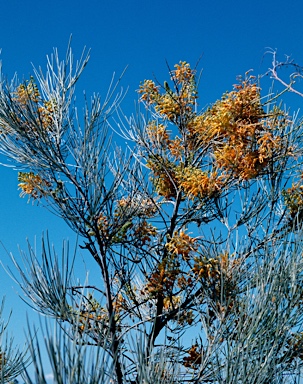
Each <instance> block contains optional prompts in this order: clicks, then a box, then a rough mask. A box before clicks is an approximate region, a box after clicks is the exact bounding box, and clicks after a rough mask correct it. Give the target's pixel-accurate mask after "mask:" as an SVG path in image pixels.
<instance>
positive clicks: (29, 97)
mask: <svg viewBox="0 0 303 384" xmlns="http://www.w3.org/2000/svg"><path fill="white" fill-rule="evenodd" d="M15 101H16V102H17V103H18V104H19V105H20V106H21V107H22V109H25V110H26V108H28V107H29V105H30V107H31V110H32V111H33V114H34V115H35V120H36V123H37V124H41V125H42V127H43V128H44V129H46V130H52V127H53V124H54V117H53V116H54V113H55V111H56V103H55V101H50V100H48V101H47V100H43V99H42V98H41V95H40V92H39V89H38V87H37V85H36V83H35V80H34V78H33V77H31V78H30V80H29V81H27V82H26V83H24V84H20V85H19V86H18V87H17V90H16V92H15ZM32 125H33V124H32ZM25 128H26V129H28V130H29V129H32V130H35V127H34V126H32V127H30V126H28V125H27V126H25Z"/></svg>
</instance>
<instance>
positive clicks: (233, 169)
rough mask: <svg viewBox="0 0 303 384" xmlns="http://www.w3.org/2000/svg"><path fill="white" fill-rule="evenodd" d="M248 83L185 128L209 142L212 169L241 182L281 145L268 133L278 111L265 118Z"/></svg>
mask: <svg viewBox="0 0 303 384" xmlns="http://www.w3.org/2000/svg"><path fill="white" fill-rule="evenodd" d="M252 80H253V77H250V78H249V79H247V80H244V81H242V82H241V83H240V84H239V85H237V86H235V90H234V91H232V92H230V93H227V94H226V95H224V96H223V98H222V99H221V100H219V101H217V102H216V103H215V104H214V105H213V106H212V107H211V108H210V109H209V110H208V111H206V112H205V113H204V114H202V115H200V116H197V117H195V118H194V119H193V120H192V121H191V122H190V123H189V125H188V129H189V131H190V132H191V133H192V134H196V135H198V137H199V140H200V141H201V143H204V144H205V143H211V142H213V144H212V148H213V151H214V156H215V160H216V166H217V167H218V168H221V169H222V170H223V172H227V173H229V174H232V175H233V176H234V177H236V178H239V179H242V180H249V179H252V178H255V177H257V176H258V175H259V174H260V173H262V171H263V170H264V169H265V168H266V166H267V164H268V160H269V159H270V158H271V157H272V156H273V154H274V152H275V151H278V150H279V148H280V144H281V142H280V138H279V137H275V136H274V135H273V133H272V132H271V131H270V130H271V129H272V127H271V126H272V125H273V124H271V121H270V120H271V119H273V120H276V118H277V115H278V114H281V112H280V111H278V110H276V111H275V113H274V114H273V115H272V116H267V115H265V112H264V111H263V108H262V105H261V98H260V89H259V88H258V87H257V85H256V84H255V83H254V82H253V81H252Z"/></svg>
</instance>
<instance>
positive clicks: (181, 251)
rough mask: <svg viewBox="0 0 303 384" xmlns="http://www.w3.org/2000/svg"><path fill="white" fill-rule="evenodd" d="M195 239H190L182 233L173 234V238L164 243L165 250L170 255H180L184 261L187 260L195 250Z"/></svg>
mask: <svg viewBox="0 0 303 384" xmlns="http://www.w3.org/2000/svg"><path fill="white" fill-rule="evenodd" d="M196 241H197V240H196V239H195V238H192V237H190V236H189V235H188V234H186V233H185V232H184V231H182V230H181V231H180V232H177V231H176V232H174V234H173V236H172V238H171V239H169V241H168V242H167V243H166V245H165V246H166V248H167V250H168V251H169V252H170V254H172V255H176V256H178V255H180V256H182V258H183V259H184V260H188V259H189V257H190V254H191V253H192V252H194V251H196V250H197V245H196Z"/></svg>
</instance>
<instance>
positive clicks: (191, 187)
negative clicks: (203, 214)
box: [176, 167, 224, 198]
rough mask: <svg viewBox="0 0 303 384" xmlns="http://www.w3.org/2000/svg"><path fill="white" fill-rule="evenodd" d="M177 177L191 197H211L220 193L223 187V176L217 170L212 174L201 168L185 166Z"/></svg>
mask: <svg viewBox="0 0 303 384" xmlns="http://www.w3.org/2000/svg"><path fill="white" fill-rule="evenodd" d="M176 179H177V180H178V182H179V185H180V186H181V187H182V189H183V191H184V193H185V194H186V195H187V196H188V197H191V198H194V197H198V196H199V197H200V198H206V197H207V198H211V197H213V196H215V195H216V194H219V193H220V191H221V190H222V188H223V185H224V184H223V179H224V177H223V176H218V174H217V173H216V172H214V173H211V174H210V175H208V174H207V172H203V171H202V170H201V169H199V168H195V167H185V168H183V169H181V170H180V171H179V172H177V175H176Z"/></svg>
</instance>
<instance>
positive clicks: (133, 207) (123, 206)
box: [115, 197, 157, 218]
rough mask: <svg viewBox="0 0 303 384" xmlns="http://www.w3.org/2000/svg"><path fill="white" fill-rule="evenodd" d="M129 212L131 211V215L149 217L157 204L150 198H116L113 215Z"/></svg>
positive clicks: (117, 215) (122, 214)
mask: <svg viewBox="0 0 303 384" xmlns="http://www.w3.org/2000/svg"><path fill="white" fill-rule="evenodd" d="M129 212H131V216H137V217H140V218H144V217H147V218H150V217H153V216H154V215H155V214H156V212H157V206H156V204H155V202H154V201H152V200H151V199H134V198H131V197H124V198H122V199H121V200H118V201H117V207H116V209H115V217H119V216H121V217H125V215H128V214H129Z"/></svg>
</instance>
